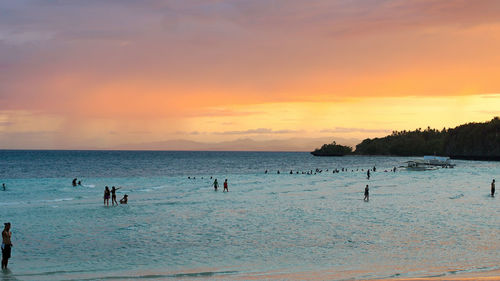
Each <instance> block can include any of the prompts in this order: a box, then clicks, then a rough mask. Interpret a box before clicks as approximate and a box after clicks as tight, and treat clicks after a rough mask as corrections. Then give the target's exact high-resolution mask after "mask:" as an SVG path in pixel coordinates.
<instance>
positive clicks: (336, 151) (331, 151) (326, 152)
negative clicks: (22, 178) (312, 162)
mask: <svg viewBox="0 0 500 281" xmlns="http://www.w3.org/2000/svg"><path fill="white" fill-rule="evenodd" d="M311 154H312V155H314V156H344V155H347V154H352V147H350V146H345V145H340V144H337V143H336V142H335V141H334V142H332V143H331V144H324V145H323V146H322V147H321V148H317V149H315V150H314V151H313V152H311Z"/></svg>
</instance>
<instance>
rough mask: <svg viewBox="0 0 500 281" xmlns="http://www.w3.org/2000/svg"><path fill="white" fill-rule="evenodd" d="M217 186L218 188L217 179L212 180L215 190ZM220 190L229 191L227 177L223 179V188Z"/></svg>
mask: <svg viewBox="0 0 500 281" xmlns="http://www.w3.org/2000/svg"><path fill="white" fill-rule="evenodd" d="M218 188H219V182H218V181H217V179H215V180H214V190H215V191H217V189H218ZM222 192H229V188H228V183H227V179H226V180H225V181H224V189H223V190H222Z"/></svg>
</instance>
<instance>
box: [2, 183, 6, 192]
mask: <svg viewBox="0 0 500 281" xmlns="http://www.w3.org/2000/svg"><path fill="white" fill-rule="evenodd" d="M2 189H3V191H6V190H7V187H6V186H5V183H2Z"/></svg>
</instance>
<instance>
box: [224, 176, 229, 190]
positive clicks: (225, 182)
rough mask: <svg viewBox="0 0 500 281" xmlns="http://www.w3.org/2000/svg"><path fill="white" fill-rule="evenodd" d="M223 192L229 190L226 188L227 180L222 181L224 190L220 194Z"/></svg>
mask: <svg viewBox="0 0 500 281" xmlns="http://www.w3.org/2000/svg"><path fill="white" fill-rule="evenodd" d="M224 191H227V192H229V189H228V188H227V179H226V180H225V181H224V190H222V192H224Z"/></svg>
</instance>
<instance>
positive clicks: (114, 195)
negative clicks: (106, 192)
mask: <svg viewBox="0 0 500 281" xmlns="http://www.w3.org/2000/svg"><path fill="white" fill-rule="evenodd" d="M120 188H121V187H118V188H116V187H114V186H113V187H112V188H111V205H113V206H114V205H115V203H116V205H117V206H118V202H116V191H117V190H118V189H120Z"/></svg>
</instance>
